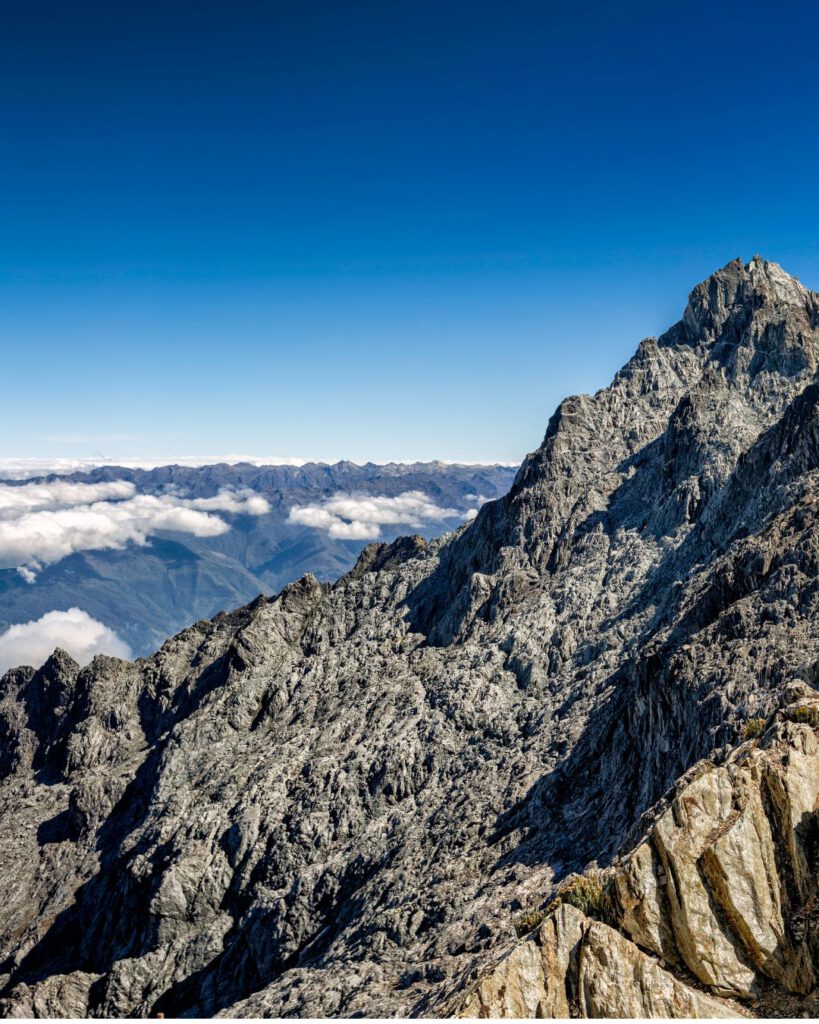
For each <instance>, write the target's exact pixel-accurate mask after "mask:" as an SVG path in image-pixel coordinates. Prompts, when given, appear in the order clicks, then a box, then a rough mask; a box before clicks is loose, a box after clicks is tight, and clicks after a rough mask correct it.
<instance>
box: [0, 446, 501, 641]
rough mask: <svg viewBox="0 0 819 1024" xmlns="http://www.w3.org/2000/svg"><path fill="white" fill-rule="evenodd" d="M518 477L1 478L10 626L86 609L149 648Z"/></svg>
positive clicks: (185, 471)
mask: <svg viewBox="0 0 819 1024" xmlns="http://www.w3.org/2000/svg"><path fill="white" fill-rule="evenodd" d="M514 474H515V470H514V469H513V468H510V467H508V466H500V465H496V466H464V465H448V464H445V463H441V462H431V463H413V464H389V465H375V464H372V463H368V464H366V465H357V464H355V463H351V462H339V463H336V464H333V465H327V464H318V463H307V464H305V465H302V466H290V465H276V466H257V465H252V464H250V463H242V464H238V465H226V464H220V465H210V466H198V467H190V466H178V465H173V466H162V467H159V468H153V469H149V470H142V469H133V468H123V467H117V466H108V465H106V466H100V467H97V468H94V469H90V470H87V471H83V472H75V473H71V474H70V475H60V476H56V475H53V474H52V475H49V476H40V477H36V478H29V479H24V480H20V479H7V480H2V478H0V566H2V567H0V633H2V632H3V631H5V630H7V629H8V628H9V627H10V626H11V625H13V624H16V623H26V622H31V621H34V620H38V619H40V618H41V617H42V616H43V615H45V614H47V613H49V612H52V611H55V610H67V609H69V608H80V609H82V610H83V611H84V612H86V613H87V614H88V615H90V616H91V617H92V618H93V619H96V620H97V621H98V622H101V623H103V624H104V625H105V626H107V627H108V628H109V629H111V630H113V631H114V632H115V633H116V634H117V635H118V636H119V637H120V638H121V639H122V640H123V641H124V642H125V643H126V644H127V645H128V647H129V648H130V650H131V652H132V653H133V654H134V655H144V654H148V653H150V652H152V651H153V650H155V649H156V648H157V647H158V646H159V645H160V644H161V643H162V642H163V641H164V640H165V639H166V637H168V636H170V635H171V634H172V633H175V632H177V631H178V630H180V629H182V628H184V627H185V626H187V625H189V624H191V623H192V622H195V621H197V620H198V619H202V618H209V617H211V616H213V615H214V614H215V613H217V612H218V611H220V610H222V609H225V608H233V607H235V606H237V605H240V604H244V603H246V602H247V601H249V600H251V599H252V598H254V597H255V596H256V595H258V594H260V593H264V594H270V593H274V592H276V591H278V590H280V589H281V588H282V587H283V586H284V585H285V584H287V583H289V582H291V581H293V580H295V579H298V578H299V577H300V576H302V575H304V574H305V573H307V572H312V573H313V574H314V575H315V576H316V577H318V579H319V580H332V579H335V578H336V577H338V576H339V575H340V574H342V573H344V572H346V571H347V570H349V569H350V568H352V566H353V564H354V563H355V561H356V558H357V557H358V555H359V553H360V551H361V550H362V548H363V547H364V546H365V545H366V544H367V543H368V542H370V541H371V540H374V539H383V540H392V539H394V538H395V537H397V536H398V535H399V534H406V533H418V534H421V535H422V536H424V537H428V538H429V537H434V536H437V535H439V534H441V533H443V532H446V531H448V530H453V529H455V528H457V527H458V526H459V525H460V524H461V523H462V522H463V521H464V520H465V519H467V518H470V517H471V516H473V515H474V514H475V511H476V510H477V508H479V507H480V505H481V504H482V503H483V502H484V501H486V500H487V499H491V498H496V497H498V496H499V495H501V494H503V493H505V492H506V491H507V490H508V489H509V486H510V484H511V482H512V480H513V478H514ZM174 526H176V527H178V528H176V529H174V528H168V527H174ZM4 531H5V532H4ZM217 531H218V532H217ZM60 555H62V557H57V556H60Z"/></svg>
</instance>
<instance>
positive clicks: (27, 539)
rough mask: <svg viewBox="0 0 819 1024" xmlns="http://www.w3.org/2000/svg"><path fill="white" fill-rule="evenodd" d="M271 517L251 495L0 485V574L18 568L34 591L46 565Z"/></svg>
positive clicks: (121, 485)
mask: <svg viewBox="0 0 819 1024" xmlns="http://www.w3.org/2000/svg"><path fill="white" fill-rule="evenodd" d="M269 510H270V506H269V504H268V502H267V501H266V500H265V499H264V498H263V497H261V495H259V494H256V493H254V492H253V491H251V490H248V489H242V490H229V489H223V490H221V491H219V493H218V494H216V495H213V496H212V497H210V498H185V497H184V496H181V495H180V494H178V493H176V492H169V493H167V494H159V495H154V494H138V493H137V490H136V486H135V485H134V484H133V483H130V482H129V481H126V480H115V481H112V482H110V483H100V484H76V483H71V482H69V481H67V480H54V481H51V482H49V483H30V484H19V485H14V484H8V483H6V484H2V483H0V567H4V568H17V569H18V571H19V572H20V574H21V575H22V576H23V578H24V579H25V580H26V581H27V582H29V583H32V582H33V581H34V578H35V576H36V573H37V571H38V570H39V569H41V568H42V567H43V566H44V565H52V564H54V563H55V562H59V561H60V559H62V558H65V557H66V556H67V555H71V554H74V553H75V552H77V551H90V550H100V549H106V548H108V549H110V548H122V547H125V545H126V544H128V543H129V542H133V543H135V544H146V543H147V541H148V538H149V537H150V536H152V535H153V534H156V533H158V532H160V531H165V530H169V531H173V532H178V533H190V534H193V535H194V536H196V537H216V536H218V535H219V534H222V533H226V532H227V530H229V529H230V526H229V524H228V523H227V522H225V520H224V519H222V518H220V517H219V516H218V515H215V514H214V513H216V512H231V513H236V514H244V515H253V516H258V515H264V514H265V513H266V512H268V511H269Z"/></svg>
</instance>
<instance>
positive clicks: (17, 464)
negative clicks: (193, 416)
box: [0, 455, 311, 480]
mask: <svg viewBox="0 0 819 1024" xmlns="http://www.w3.org/2000/svg"><path fill="white" fill-rule="evenodd" d="M309 461H311V460H309V459H297V458H280V457H279V456H277V455H266V456H259V455H180V456H178V457H173V458H168V457H167V456H166V457H165V458H161V459H151V458H146V459H102V458H99V457H97V458H87V459H86V458H76V459H72V458H46V459H36V458H31V459H27V458H21V459H12V458H4V459H0V479H3V480H30V479H31V478H32V477H38V476H49V475H51V474H55V475H57V476H68V475H69V474H71V473H87V472H89V471H90V470H92V469H98V468H99V467H100V466H112V467H114V468H117V467H120V466H121V467H122V468H123V469H161V468H162V467H163V466H187V467H190V468H192V469H196V468H198V467H200V466H219V465H227V466H237V465H239V463H248V464H249V465H251V466H304V465H306V464H307V463H308V462H309Z"/></svg>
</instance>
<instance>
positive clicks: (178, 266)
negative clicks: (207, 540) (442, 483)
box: [0, 0, 819, 461]
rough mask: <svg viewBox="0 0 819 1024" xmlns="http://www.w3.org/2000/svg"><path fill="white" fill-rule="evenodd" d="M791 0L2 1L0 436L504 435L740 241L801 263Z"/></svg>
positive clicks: (638, 331)
mask: <svg viewBox="0 0 819 1024" xmlns="http://www.w3.org/2000/svg"><path fill="white" fill-rule="evenodd" d="M817 11H818V9H817V8H816V6H815V5H814V4H812V3H808V2H805V3H789V2H787V0H786V2H780V3H779V4H777V5H773V4H771V3H769V2H767V3H764V4H763V3H756V2H748V0H745V2H742V3H738V2H720V3H713V2H711V3H688V4H661V3H657V2H656V0H654V2H652V3H611V2H608V3H596V2H595V3H589V4H586V5H577V4H572V5H569V4H565V5H556V4H550V3H529V2H523V3H514V2H509V0H506V2H491V3H490V2H481V0H471V2H468V3H466V2H464V3H454V2H447V0H435V2H430V3H428V2H425V0H413V2H404V0H386V2H385V0H380V2H357V0H332V2H322V3H319V2H311V0H294V2H292V3H290V2H275V0H269V2H264V3H263V2H252V0H230V2H228V0H221V2H218V3H214V2H209V0H196V2H193V0H191V2H188V3H179V2H174V0H163V2H161V3H159V2H157V3H154V2H149V0H139V2H132V0H105V2H86V0H71V2H69V0H59V2H57V0H52V2H41V0H23V2H17V0H6V2H5V3H3V5H2V11H0V331H1V332H2V341H3V355H4V388H3V402H2V408H1V411H0V428H2V429H1V431H0V455H5V456H25V455H30V456H34V455H77V456H83V455H90V454H92V453H94V452H97V451H100V452H102V453H103V454H105V455H107V456H109V457H117V456H120V457H125V456H134V455H146V456H148V455H150V456H166V455H167V456H173V455H191V454H197V453H228V452H246V453H250V454H259V455H271V454H275V455H280V456H293V455H301V456H309V457H317V458H324V459H335V458H341V457H349V458H353V459H357V460H364V459H368V458H371V459H374V460H382V461H383V460H388V459H391V458H395V459H401V460H407V459H413V458H433V457H440V458H445V459H460V460H481V461H488V460H494V459H498V460H503V461H513V460H518V459H520V458H521V457H522V456H523V455H524V453H525V452H526V451H527V450H530V449H531V448H533V447H535V446H536V445H537V444H538V443H539V441H540V438H541V436H542V433H543V430H544V427H545V424H546V420H547V418H548V416H549V414H550V413H551V412H552V410H553V409H554V406H555V405H556V403H557V402H558V401H559V399H560V398H561V397H563V396H564V395H565V394H567V393H569V392H574V391H588V390H593V389H596V388H597V387H600V386H602V385H604V384H605V383H607V382H608V380H609V379H610V377H611V375H612V373H613V372H614V371H615V370H616V369H617V367H618V366H620V365H621V364H622V363H623V362H624V361H625V359H626V358H627V357H628V356H629V355H630V354H631V352H632V351H633V349H634V347H635V346H636V343H637V342H638V341H639V339H640V338H641V337H643V336H645V335H647V334H653V333H658V332H659V331H661V330H662V329H664V328H665V327H666V326H668V325H669V324H670V323H671V322H672V321H674V320H675V319H677V318H678V317H679V315H680V314H681V312H682V309H683V306H684V304H685V298H686V294H687V292H688V291H689V289H690V288H691V287H692V286H693V285H694V284H695V283H696V282H697V281H698V280H700V279H701V278H703V277H705V276H707V274H708V273H710V272H711V271H712V270H714V269H716V268H717V267H718V266H721V265H723V264H724V263H726V262H727V261H728V260H729V259H731V258H733V257H734V256H738V255H739V256H742V257H743V258H744V259H749V258H750V257H751V256H752V255H753V254H754V253H755V252H757V251H759V252H761V253H762V254H763V255H764V256H766V257H767V258H769V259H776V260H778V261H779V262H781V263H783V265H784V266H785V267H786V269H788V270H790V271H791V272H793V273H795V274H797V276H799V277H800V278H801V279H802V280H803V281H804V282H805V283H806V284H808V285H809V286H813V287H819V232H817V227H819V225H818V224H817V219H818V217H817V214H818V213H819V210H818V209H817V200H818V199H819V188H818V187H817V176H818V175H817V168H818V167H819V130H817V98H818V97H817V92H818V91H819V88H818V87H817V81H818V80H819V79H818V78H817V57H816V40H817V30H819V13H817Z"/></svg>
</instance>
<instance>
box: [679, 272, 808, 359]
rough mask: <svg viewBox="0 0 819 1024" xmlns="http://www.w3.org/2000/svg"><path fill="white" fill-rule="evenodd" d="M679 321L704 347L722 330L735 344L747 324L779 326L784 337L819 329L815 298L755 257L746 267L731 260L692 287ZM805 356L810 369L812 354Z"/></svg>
mask: <svg viewBox="0 0 819 1024" xmlns="http://www.w3.org/2000/svg"><path fill="white" fill-rule="evenodd" d="M683 322H684V323H685V326H686V327H687V328H688V332H689V334H690V335H691V337H692V338H693V339H695V340H697V341H701V342H705V343H710V342H714V341H716V340H717V339H719V338H720V336H721V335H724V334H725V332H726V329H727V330H728V332H729V334H733V335H735V338H734V341H735V342H738V341H740V340H742V339H741V336H742V335H745V334H746V330H745V329H746V327H747V326H748V325H750V324H752V323H756V324H757V325H759V326H760V327H764V326H765V325H766V324H769V323H774V322H780V323H782V324H784V325H785V326H786V327H787V328H788V329H789V330H788V333H792V334H794V333H795V334H802V335H804V334H806V333H807V332H809V331H812V330H815V328H816V327H817V325H819V296H817V295H816V294H815V293H814V292H811V291H808V289H807V288H805V286H804V285H803V284H801V282H800V281H798V280H797V279H796V278H795V277H793V276H792V275H791V274H788V273H787V272H786V271H784V270H783V269H782V267H780V265H779V264H778V263H773V262H770V261H768V260H764V259H763V258H762V257H761V256H759V255H756V256H754V257H753V259H751V260H750V262H749V263H747V264H745V263H743V262H742V260H741V259H739V258H737V259H734V260H731V262H730V263H727V264H726V265H725V266H724V267H722V268H721V269H720V270H717V271H716V272H715V273H713V274H711V276H710V277H708V278H706V280H705V281H703V282H702V283H700V284H698V285H697V287H696V288H694V290H693V291H692V292H691V294H690V295H689V297H688V305H687V306H686V308H685V312H684V314H683ZM754 333H757V334H762V333H764V331H759V332H752V335H753V334H754ZM746 340H747V339H746ZM811 355H812V359H811V361H812V363H813V366H814V368H815V364H816V355H815V353H814V352H812V353H811ZM785 372H789V371H788V370H787V369H786V370H785Z"/></svg>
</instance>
